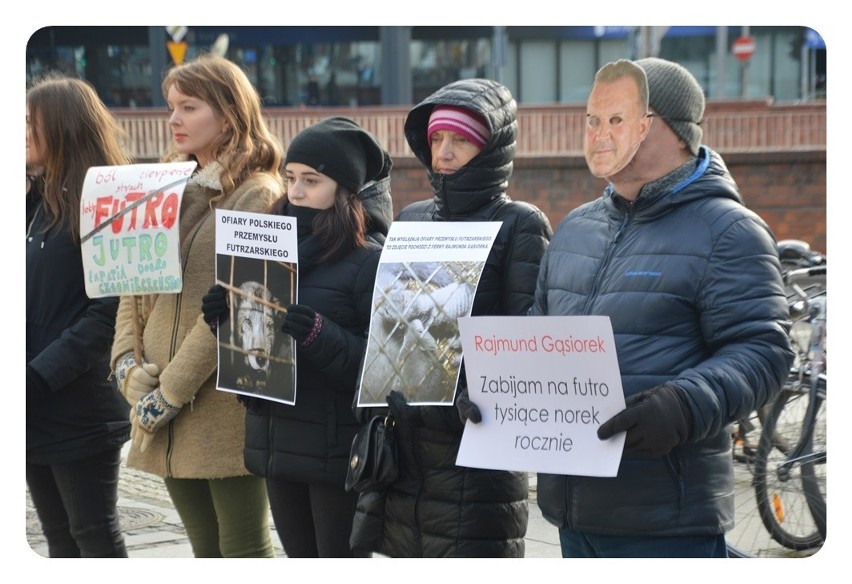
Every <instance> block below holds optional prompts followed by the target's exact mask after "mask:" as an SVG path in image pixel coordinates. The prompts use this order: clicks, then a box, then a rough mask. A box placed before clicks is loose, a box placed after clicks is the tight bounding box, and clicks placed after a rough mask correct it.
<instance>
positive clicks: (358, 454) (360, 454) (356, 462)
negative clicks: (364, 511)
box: [344, 414, 399, 493]
mask: <svg viewBox="0 0 852 584" xmlns="http://www.w3.org/2000/svg"><path fill="white" fill-rule="evenodd" d="M393 425H394V422H393V418H392V417H391V416H390V414H388V415H387V416H373V417H372V418H371V419H370V421H369V422H367V423H366V424H364V425H363V426H361V429H360V430H359V431H358V434H356V435H355V438H353V440H352V449H351V450H350V452H349V469H348V470H347V472H346V483H345V484H344V487H345V488H346V490H347V491H351V490H352V489H355V490H356V491H357V492H359V493H363V492H365V491H380V490H383V489H385V488H387V487H388V486H389V485H390V484H391V483H393V482H394V481H395V480H396V477H397V476H398V475H399V467H398V465H397V453H396V437H395V436H394V431H393Z"/></svg>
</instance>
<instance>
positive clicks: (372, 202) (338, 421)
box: [244, 158, 393, 492]
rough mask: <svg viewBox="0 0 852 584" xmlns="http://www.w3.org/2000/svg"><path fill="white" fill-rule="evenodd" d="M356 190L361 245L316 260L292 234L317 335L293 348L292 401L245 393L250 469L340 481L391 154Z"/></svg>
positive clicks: (385, 220) (313, 250) (311, 242)
mask: <svg viewBox="0 0 852 584" xmlns="http://www.w3.org/2000/svg"><path fill="white" fill-rule="evenodd" d="M386 160H387V163H386V168H385V171H384V173H383V174H382V175H381V176H380V178H379V180H378V181H377V182H373V183H371V184H369V185H367V186H366V187H365V188H364V189H363V190H362V191H361V192H360V193H359V197H360V199H361V202H362V203H363V205H364V208H365V210H366V212H367V216H368V238H367V239H368V247H365V248H360V249H356V250H355V251H353V252H351V253H350V254H349V255H347V256H346V257H345V258H343V259H340V260H336V261H333V262H326V263H317V262H316V261H315V259H314V258H316V257H317V256H318V255H320V253H321V252H322V250H321V249H319V245H318V244H317V241H316V238H315V237H313V236H309V237H307V238H306V239H304V240H302V239H301V238H300V241H299V302H301V303H302V304H306V305H308V306H310V307H311V308H313V309H314V310H315V311H317V312H318V313H319V314H320V315H322V317H323V324H322V329H321V332H320V334H319V335H318V336H317V338H316V340H315V341H314V342H313V343H312V344H311V345H310V346H308V347H302V346H299V345H297V348H296V359H297V362H296V371H297V379H296V388H297V390H296V404H295V405H292V406H291V405H285V404H281V403H277V402H272V401H268V400H261V399H257V398H250V399H248V400H246V401H247V403H248V404H249V405H248V412H247V415H246V446H245V451H244V453H245V464H246V468H247V469H248V470H249V471H251V472H252V473H254V474H257V475H260V476H267V477H275V478H281V479H286V480H290V481H294V482H302V483H324V484H327V485H332V486H335V487H340V489H341V492H342V491H343V483H344V480H345V478H346V467H347V464H348V460H349V449H350V447H351V445H352V439H353V438H354V437H355V434H356V433H357V432H358V428H359V427H360V424H359V423H358V421H357V420H356V418H355V415H354V413H353V411H352V401H353V398H354V396H355V390H356V388H357V386H358V375H359V372H360V367H361V363H362V360H363V356H364V350H365V348H366V340H367V339H366V334H367V331H368V329H369V326H370V313H371V308H372V299H373V286H374V284H375V278H376V270H377V268H378V264H379V257H380V255H381V242H384V239H385V236H386V235H387V232H388V229H389V227H390V223H391V219H392V216H393V208H392V203H391V194H390V175H389V172H390V168H391V164H390V159H389V158H387V159H386Z"/></svg>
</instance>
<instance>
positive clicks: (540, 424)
mask: <svg viewBox="0 0 852 584" xmlns="http://www.w3.org/2000/svg"><path fill="white" fill-rule="evenodd" d="M459 330H460V331H461V340H462V346H463V348H464V362H465V372H466V374H467V387H468V393H469V396H470V399H471V401H472V402H473V403H475V404H476V405H477V406H478V407H479V410H480V412H481V413H482V422H480V423H479V424H473V423H471V422H467V425H466V426H465V430H464V435H463V436H462V441H461V446H460V448H459V455H458V459H457V461H456V464H458V465H460V466H470V467H475V468H493V469H501V470H514V471H527V472H545V473H552V474H567V475H586V476H602V477H612V476H615V475H616V474H617V472H618V465H619V462H620V459H621V452H622V449H623V446H624V434H623V433H622V434H619V435H617V436H615V437H613V438H611V439H610V440H606V441H602V440H600V439H599V438H598V436H597V430H598V427H599V426H600V425H601V424H602V423H604V422H606V421H607V420H608V419H609V418H611V417H612V416H613V415H614V414H615V413H616V412H619V411H621V410H623V409H624V392H623V391H622V388H621V374H620V372H619V368H618V359H617V356H616V353H615V341H614V339H613V335H612V325H611V324H610V320H609V318H608V317H605V316H541V317H523V316H481V317H466V318H460V319H459Z"/></svg>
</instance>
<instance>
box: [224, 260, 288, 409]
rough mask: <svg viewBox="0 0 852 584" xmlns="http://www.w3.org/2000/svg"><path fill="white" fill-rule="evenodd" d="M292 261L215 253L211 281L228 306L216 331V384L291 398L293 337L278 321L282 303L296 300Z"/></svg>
mask: <svg viewBox="0 0 852 584" xmlns="http://www.w3.org/2000/svg"><path fill="white" fill-rule="evenodd" d="M296 266H297V264H293V263H286V262H276V261H272V260H261V259H254V258H246V257H235V256H229V255H223V254H217V256H216V282H217V283H218V284H219V285H221V286H222V287H224V288H225V290H227V291H228V299H229V303H230V306H231V310H230V313H229V317H228V319H227V320H226V321H225V322H224V323H222V325H221V326H220V327H219V331H218V339H219V377H218V381H217V383H216V387H217V389H221V390H223V391H231V392H234V393H240V394H245V395H252V396H256V397H261V398H265V399H271V400H275V401H279V402H282V403H286V404H291V405H292V404H294V403H295V401H296V383H295V381H296V363H295V359H294V357H295V350H294V346H293V345H294V341H293V339H292V337H291V336H290V335H287V334H285V333H282V332H281V322H282V320H283V317H284V314H285V309H284V307H285V306H287V305H289V304H292V303H294V302H296V297H295V294H296V289H297V288H296V278H297V273H296V269H297V267H296Z"/></svg>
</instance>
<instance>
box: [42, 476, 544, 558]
mask: <svg viewBox="0 0 852 584" xmlns="http://www.w3.org/2000/svg"><path fill="white" fill-rule="evenodd" d="M120 472H121V475H120V480H119V488H118V490H119V499H118V511H119V516H120V520H121V525H122V527H123V529H124V535H125V542H126V545H127V552H128V555H129V556H130V557H138V558H191V557H192V549H191V547H190V545H189V540H188V539H187V537H186V533H185V531H184V529H183V524H182V523H181V521H180V518H179V517H178V514H177V512H176V511H175V510H174V507H173V506H172V503H171V500H170V499H169V495H168V492H167V491H166V488H165V486H164V484H163V481H162V480H160V479H159V478H158V477H155V476H153V475H149V474H146V473H142V472H139V471H136V470H134V469H132V468H127V466H126V465H125V463H124V461H122V466H121V471H120ZM531 486H532V487H533V491H532V493H531V496H532V499H531V501H530V524H529V528H528V529H527V538H526V557H528V558H558V557H560V551H559V538H558V535H557V531H556V528H555V527H553V526H552V525H550V524H549V523H547V522H546V521H545V520H544V519H543V518H542V517H541V513H540V512H539V510H538V506H537V505H536V504H535V498H534V497H535V490H534V489H535V475H532V481H531ZM269 524H270V528H271V530H272V543H273V545H274V546H275V552H276V555H277V556H279V557H284V550H283V549H282V548H281V541H280V540H279V538H278V535H277V534H276V533H275V532H274V529H275V528H274V523H273V522H272V519H271V517H270V521H269ZM27 540H28V542H29V544H30V547H32V549H33V550H34V551H35V552H36V553H38V554H40V555H43V556H46V555H47V545H46V544H45V542H44V537H43V536H42V534H41V527H40V524H39V522H38V517H37V516H36V514H35V510H34V508H33V506H32V502H31V501H30V498H29V495H27Z"/></svg>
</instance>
